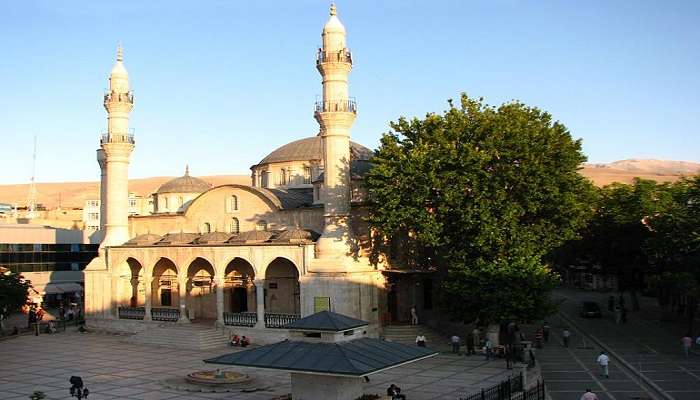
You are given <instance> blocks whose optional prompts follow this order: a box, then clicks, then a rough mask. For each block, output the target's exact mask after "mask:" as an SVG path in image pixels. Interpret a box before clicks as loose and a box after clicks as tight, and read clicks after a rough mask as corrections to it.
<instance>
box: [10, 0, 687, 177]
mask: <svg viewBox="0 0 700 400" xmlns="http://www.w3.org/2000/svg"><path fill="white" fill-rule="evenodd" d="M337 3H338V11H339V16H340V18H341V20H342V21H343V22H344V24H345V26H346V28H347V30H348V35H349V36H348V43H349V46H350V48H351V49H352V51H353V55H354V59H355V66H354V70H353V73H352V74H351V77H350V91H351V94H352V95H353V96H355V97H356V98H357V102H358V105H359V114H358V118H357V121H356V123H355V125H354V127H353V130H352V135H353V140H355V141H357V142H359V143H362V144H364V145H366V146H368V147H372V148H374V147H376V146H377V145H378V143H379V138H380V136H381V134H382V133H383V132H386V131H387V130H388V122H389V121H391V120H395V119H397V118H398V117H399V116H401V115H405V116H424V115H425V113H426V112H429V111H437V112H440V111H442V110H444V109H445V108H446V103H445V101H446V100H447V99H448V98H455V97H457V96H458V95H459V93H460V92H467V93H468V94H470V95H472V96H483V97H485V98H486V100H487V101H488V102H489V103H491V104H500V103H502V102H504V101H508V100H511V99H519V100H521V101H523V102H525V103H527V104H530V105H535V106H538V107H540V108H543V109H545V110H547V111H549V112H551V113H552V114H553V115H554V117H555V118H556V119H558V120H560V121H562V122H563V123H564V124H565V125H567V126H568V127H569V129H570V130H571V132H572V134H573V136H574V137H577V138H579V137H580V138H583V143H584V150H585V152H586V154H587V155H588V157H589V161H592V162H608V161H614V160H619V159H624V158H659V159H673V160H688V161H700V140H699V136H700V135H699V133H700V132H699V131H700V129H699V128H698V126H700V77H699V73H700V23H699V22H698V21H700V1H691V0H689V1H654V2H651V1H611V0H595V1H517V0H483V1H437V0H433V1H427V0H426V1H410V0H396V1H364V0H353V1H350V0H340V1H338V2H337ZM328 5H329V2H328V1H315V0H314V1H312V0H295V1H284V2H283V1H245V2H243V1H240V2H234V1H173V0H170V1H126V0H120V1H113V2H106V1H81V2H78V1H54V0H46V1H29V0H27V1H6V2H2V3H1V4H0V60H1V62H0V90H1V92H0V137H1V138H2V139H1V140H2V142H1V143H2V153H1V155H0V171H2V172H1V173H0V183H21V182H27V181H28V179H29V177H30V175H31V153H32V137H33V135H35V134H36V135H38V136H39V151H38V162H37V180H38V181H68V180H71V181H75V180H98V179H99V168H98V165H97V163H96V161H95V150H96V149H97V147H98V135H99V133H100V132H101V131H103V130H105V128H106V113H105V111H104V109H103V108H102V104H101V102H102V92H103V90H104V88H106V87H107V75H108V73H109V70H110V69H111V67H112V65H113V63H114V57H115V48H116V44H117V42H118V41H121V42H122V43H123V45H124V47H125V64H126V67H127V69H128V70H129V73H130V76H131V84H132V88H133V90H134V92H135V96H136V107H135V108H134V111H133V112H132V114H131V127H133V128H134V129H135V133H136V138H137V139H136V140H137V146H136V150H135V152H134V155H133V157H132V162H131V169H130V175H131V176H132V177H147V176H162V175H181V174H182V173H183V170H184V167H185V164H186V163H189V164H190V168H191V171H192V173H193V174H195V175H208V174H248V173H249V172H250V171H249V167H250V165H252V164H254V163H256V162H258V161H259V160H260V159H261V158H262V157H263V156H265V155H266V154H267V153H269V152H270V151H272V150H273V149H275V148H276V147H278V146H280V145H282V144H284V143H287V142H289V141H292V140H294V139H298V138H302V137H307V136H311V135H315V134H316V133H317V132H318V125H317V124H316V122H315V121H314V119H313V116H312V108H313V103H314V101H315V98H316V96H317V95H318V94H320V93H321V86H320V78H319V75H318V73H317V72H316V70H315V67H314V63H315V50H316V48H317V46H318V44H319V43H320V33H321V28H322V26H323V24H324V23H325V21H326V19H327V16H328Z"/></svg>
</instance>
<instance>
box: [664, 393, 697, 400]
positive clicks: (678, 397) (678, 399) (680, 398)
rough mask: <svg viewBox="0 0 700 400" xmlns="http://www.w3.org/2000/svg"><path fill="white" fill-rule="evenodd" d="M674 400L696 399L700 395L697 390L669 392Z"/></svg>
mask: <svg viewBox="0 0 700 400" xmlns="http://www.w3.org/2000/svg"><path fill="white" fill-rule="evenodd" d="M670 394H671V395H672V396H673V398H674V399H675V400H698V399H699V398H700V395H699V394H698V393H697V392H694V393H693V392H671V393H670Z"/></svg>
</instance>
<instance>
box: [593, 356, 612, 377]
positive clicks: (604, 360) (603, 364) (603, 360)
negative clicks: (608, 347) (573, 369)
mask: <svg viewBox="0 0 700 400" xmlns="http://www.w3.org/2000/svg"><path fill="white" fill-rule="evenodd" d="M596 362H597V363H598V365H600V369H601V371H602V372H603V376H605V377H606V378H610V374H609V371H608V363H609V362H610V358H609V357H608V355H607V354H605V352H604V351H601V352H600V355H599V356H598V359H597V360H596Z"/></svg>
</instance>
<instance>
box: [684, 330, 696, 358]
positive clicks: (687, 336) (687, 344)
mask: <svg viewBox="0 0 700 400" xmlns="http://www.w3.org/2000/svg"><path fill="white" fill-rule="evenodd" d="M681 343H682V344H683V353H684V354H685V356H686V357H688V356H690V346H692V345H693V338H692V337H690V332H688V333H686V334H685V336H683V337H682V338H681Z"/></svg>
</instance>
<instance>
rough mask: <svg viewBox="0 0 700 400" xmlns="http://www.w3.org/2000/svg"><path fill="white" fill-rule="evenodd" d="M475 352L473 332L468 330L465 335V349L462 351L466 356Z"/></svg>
mask: <svg viewBox="0 0 700 400" xmlns="http://www.w3.org/2000/svg"><path fill="white" fill-rule="evenodd" d="M472 354H476V346H474V334H473V333H471V332H469V334H468V335H467V351H466V353H464V355H466V356H470V355H472Z"/></svg>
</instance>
